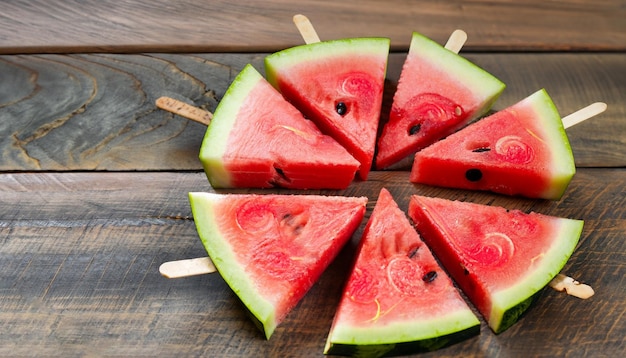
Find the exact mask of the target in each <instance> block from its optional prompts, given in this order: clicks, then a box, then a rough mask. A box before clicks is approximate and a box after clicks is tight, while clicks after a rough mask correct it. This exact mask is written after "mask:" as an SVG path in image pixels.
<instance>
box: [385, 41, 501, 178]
mask: <svg viewBox="0 0 626 358" xmlns="http://www.w3.org/2000/svg"><path fill="white" fill-rule="evenodd" d="M463 34H464V33H463ZM456 35H457V32H455V33H453V35H452V36H451V40H452V39H454V38H455V37H456ZM465 38H466V35H465ZM465 38H463V40H465ZM463 42H464V41H463ZM463 42H460V45H459V44H455V42H454V41H448V43H446V46H445V47H443V46H441V45H439V44H438V43H436V42H434V41H432V40H431V39H429V38H427V37H425V36H423V35H421V34H419V33H417V32H414V33H413V35H412V38H411V45H410V47H409V53H408V55H407V57H406V60H405V62H404V65H403V66H402V72H401V74H400V79H399V80H398V87H397V90H396V92H395V94H394V97H393V103H392V106H391V111H390V113H389V120H388V121H387V123H386V124H385V125H384V127H383V130H382V133H381V135H380V138H379V139H378V150H377V154H376V168H377V169H385V168H389V167H390V166H392V165H394V164H396V163H398V162H400V161H402V159H404V158H407V157H409V156H410V155H412V154H413V153H415V152H417V151H419V150H421V149H423V148H425V147H427V146H428V145H430V144H432V143H434V142H436V141H438V140H439V139H441V138H443V137H445V136H447V135H449V134H451V133H453V132H455V131H456V130H458V129H459V128H462V127H463V126H465V125H467V124H468V123H469V122H471V121H472V120H474V119H476V118H478V117H480V116H481V115H483V114H485V113H486V112H487V111H488V110H489V109H490V108H491V106H492V105H493V103H494V102H495V101H496V99H497V98H498V97H499V96H500V94H501V93H502V91H503V90H504V88H505V85H504V83H502V82H501V81H500V80H498V79H497V78H495V77H494V76H493V75H491V74H489V73H488V72H487V71H485V70H483V69H482V68H480V67H478V66H476V65H475V64H473V63H472V62H470V61H469V60H467V59H466V58H464V57H462V56H460V55H458V54H457V52H458V51H459V50H460V49H461V47H462V45H463Z"/></svg>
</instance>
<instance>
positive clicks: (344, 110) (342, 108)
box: [335, 102, 348, 116]
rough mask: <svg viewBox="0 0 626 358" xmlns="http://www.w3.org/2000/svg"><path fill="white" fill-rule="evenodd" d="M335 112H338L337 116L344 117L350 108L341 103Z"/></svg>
mask: <svg viewBox="0 0 626 358" xmlns="http://www.w3.org/2000/svg"><path fill="white" fill-rule="evenodd" d="M335 110H336V111H337V114H339V115H340V116H343V115H345V114H346V113H347V112H348V106H346V104H345V103H343V102H339V103H337V105H336V106H335Z"/></svg>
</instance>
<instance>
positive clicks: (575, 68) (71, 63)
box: [0, 53, 626, 171]
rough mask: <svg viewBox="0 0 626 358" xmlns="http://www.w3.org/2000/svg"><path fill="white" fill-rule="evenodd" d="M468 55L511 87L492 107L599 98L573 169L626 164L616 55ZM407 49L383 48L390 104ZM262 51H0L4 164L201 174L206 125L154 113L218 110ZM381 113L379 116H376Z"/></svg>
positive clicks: (624, 77)
mask: <svg viewBox="0 0 626 358" xmlns="http://www.w3.org/2000/svg"><path fill="white" fill-rule="evenodd" d="M466 56H467V57H468V58H469V59H471V60H472V61H474V62H475V63H477V64H479V65H480V66H482V67H483V68H485V69H486V70H488V71H490V72H492V73H493V74H494V75H496V76H497V77H499V78H501V79H502V80H503V81H504V82H505V83H507V85H508V88H507V89H506V90H505V92H504V93H503V95H502V97H501V98H500V100H499V101H498V102H497V103H496V105H495V106H494V109H496V110H497V109H502V108H504V107H506V106H508V105H510V104H513V103H514V102H516V101H518V100H520V99H521V98H523V97H525V96H527V95H529V94H531V93H532V92H534V91H536V90H538V89H539V88H542V87H545V88H546V89H547V90H548V92H549V93H550V94H551V95H552V97H553V99H554V101H555V103H556V105H557V108H558V109H559V110H560V112H561V113H562V114H563V115H567V114H569V113H571V112H574V111H576V110H577V109H579V108H582V107H583V106H585V105H587V104H590V103H592V102H595V101H605V102H607V103H608V106H609V108H608V110H607V111H606V112H605V113H603V114H602V115H600V116H599V117H597V118H595V119H593V120H591V121H589V122H586V123H582V124H579V125H577V126H575V127H573V128H571V129H570V130H568V132H569V134H570V139H571V142H572V147H573V150H574V154H575V158H576V164H577V165H578V166H624V165H626V152H625V151H624V150H623V148H624V146H625V145H626V136H624V135H623V134H624V133H626V121H625V120H624V118H626V61H624V55H622V54H541V53H539V54H537V53H534V54H507V53H502V54H500V53H498V54H483V53H467V54H466ZM404 57H405V54H404V53H394V54H392V55H391V56H390V60H389V70H388V78H389V81H388V88H387V91H386V93H387V96H386V98H385V107H384V108H386V109H388V108H389V105H390V102H391V99H392V95H393V90H394V86H395V83H396V82H397V78H398V76H399V73H400V70H401V67H402V62H403V61H404ZM262 60H263V54H189V55H175V54H144V55H114V54H80V55H26V56H0V78H2V81H0V153H2V160H1V161H0V170H4V171H14V170H197V169H200V168H201V166H200V163H199V161H198V159H197V154H198V150H199V147H200V143H201V141H202V137H203V135H204V131H205V127H204V126H202V125H200V124H197V123H192V122H189V121H187V120H184V119H182V118H180V117H176V116H173V115H171V114H169V113H166V112H164V111H161V110H158V109H157V108H156V106H155V105H154V101H155V100H156V98H158V97H160V96H163V95H166V96H172V97H175V98H178V99H181V100H184V101H186V102H189V103H191V104H195V105H197V106H200V107H203V108H206V109H208V110H211V111H212V110H214V109H215V106H216V105H217V103H218V101H219V100H220V99H221V97H222V96H223V94H224V92H225V91H226V89H227V88H228V86H229V85H230V82H231V81H232V79H233V78H234V76H235V75H236V74H237V73H238V71H239V70H240V69H241V68H243V66H244V65H245V64H246V63H252V64H253V65H254V66H255V67H256V68H257V69H259V70H260V71H262V70H263V64H262ZM382 117H383V119H384V118H385V117H386V113H383V115H382Z"/></svg>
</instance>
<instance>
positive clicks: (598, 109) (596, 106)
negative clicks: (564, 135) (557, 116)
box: [561, 102, 607, 129]
mask: <svg viewBox="0 0 626 358" xmlns="http://www.w3.org/2000/svg"><path fill="white" fill-rule="evenodd" d="M606 107H607V106H606V103H604V102H596V103H592V104H590V105H588V106H587V107H584V108H581V109H579V110H578V111H576V112H574V113H572V114H570V115H569V116H566V117H563V118H562V119H561V121H562V122H563V127H564V128H565V129H567V128H569V127H571V126H573V125H575V124H578V123H580V122H582V121H584V120H586V119H589V118H591V117H593V116H597V115H598V114H600V113H602V112H604V111H605V110H606Z"/></svg>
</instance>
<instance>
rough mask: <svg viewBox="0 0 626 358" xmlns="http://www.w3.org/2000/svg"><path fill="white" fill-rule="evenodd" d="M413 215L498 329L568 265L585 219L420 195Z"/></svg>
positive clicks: (411, 209)
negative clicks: (525, 211) (527, 212)
mask: <svg viewBox="0 0 626 358" xmlns="http://www.w3.org/2000/svg"><path fill="white" fill-rule="evenodd" d="M409 217H410V218H411V219H412V220H413V222H414V224H415V226H416V227H417V230H418V231H419V232H420V234H421V235H422V237H423V238H424V241H425V242H426V243H427V244H428V246H429V247H430V248H431V250H433V252H434V253H435V255H436V256H437V258H438V259H439V261H440V262H441V263H442V264H443V266H444V267H445V268H446V270H447V271H448V273H449V274H450V275H451V276H452V278H454V280H455V281H456V282H457V284H458V285H459V286H460V287H461V289H462V290H463V291H464V292H465V294H466V295H467V296H468V298H469V299H470V300H471V301H472V302H473V303H474V305H475V306H476V308H477V309H478V310H479V311H480V312H481V314H482V315H483V316H484V317H485V320H486V321H487V322H488V323H489V326H490V327H491V329H492V330H493V331H494V332H495V333H500V332H502V331H504V330H505V329H507V328H508V327H510V326H511V325H512V324H513V323H515V322H516V321H517V320H518V319H519V317H520V316H521V315H522V314H523V313H524V312H525V311H526V310H527V309H528V307H529V306H530V304H531V303H532V302H533V299H534V298H536V294H537V293H538V292H539V291H540V290H541V289H542V288H543V287H545V286H546V285H547V284H548V283H549V282H550V280H551V279H552V278H554V277H555V276H556V275H557V274H558V273H559V271H560V270H561V269H562V268H563V266H564V265H565V263H566V262H567V260H568V259H569V257H570V255H571V254H572V252H574V249H575V247H576V244H577V243H578V240H579V238H580V235H581V232H582V228H583V221H581V220H573V219H566V218H558V217H552V216H546V215H542V214H537V213H530V214H526V213H524V212H521V211H519V210H507V209H505V208H501V207H493V206H487V205H481V204H474V203H468V202H460V201H450V200H445V199H439V198H428V197H423V196H417V195H414V196H412V197H411V200H410V202H409Z"/></svg>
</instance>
